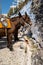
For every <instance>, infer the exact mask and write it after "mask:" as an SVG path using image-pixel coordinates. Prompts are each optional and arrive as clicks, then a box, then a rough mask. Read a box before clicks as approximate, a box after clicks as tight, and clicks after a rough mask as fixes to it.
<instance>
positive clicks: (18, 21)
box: [0, 13, 31, 51]
mask: <svg viewBox="0 0 43 65" xmlns="http://www.w3.org/2000/svg"><path fill="white" fill-rule="evenodd" d="M24 16H25V17H26V18H27V17H28V16H27V15H24ZM8 19H9V20H10V21H11V28H6V30H7V32H6V31H5V28H4V29H3V28H2V29H0V38H1V37H3V36H6V34H7V42H8V43H7V47H8V48H9V49H10V50H11V51H12V50H13V46H12V35H14V40H15V41H17V40H19V39H18V30H19V29H20V27H21V25H22V26H24V25H25V23H28V24H30V23H31V21H28V20H29V18H27V19H26V20H25V19H24V18H23V17H22V15H21V14H20V13H19V16H17V17H13V18H8ZM30 25H31V24H30Z"/></svg>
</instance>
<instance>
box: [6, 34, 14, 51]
mask: <svg viewBox="0 0 43 65" xmlns="http://www.w3.org/2000/svg"><path fill="white" fill-rule="evenodd" d="M7 41H8V44H7V47H8V48H9V49H10V50H11V51H13V46H12V34H11V33H7Z"/></svg>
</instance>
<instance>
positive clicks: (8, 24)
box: [0, 19, 11, 28]
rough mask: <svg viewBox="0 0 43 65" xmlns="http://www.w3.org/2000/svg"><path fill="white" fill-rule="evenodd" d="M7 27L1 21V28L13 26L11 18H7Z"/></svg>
mask: <svg viewBox="0 0 43 65" xmlns="http://www.w3.org/2000/svg"><path fill="white" fill-rule="evenodd" d="M6 23H7V27H5V26H3V24H2V23H1V22H0V28H11V22H10V20H9V19H7V22H6Z"/></svg>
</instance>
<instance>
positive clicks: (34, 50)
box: [0, 36, 43, 65]
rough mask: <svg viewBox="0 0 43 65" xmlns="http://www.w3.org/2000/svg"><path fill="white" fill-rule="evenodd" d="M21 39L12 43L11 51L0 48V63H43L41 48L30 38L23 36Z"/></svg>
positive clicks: (14, 64)
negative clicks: (12, 49)
mask: <svg viewBox="0 0 43 65" xmlns="http://www.w3.org/2000/svg"><path fill="white" fill-rule="evenodd" d="M23 39H24V41H18V42H16V43H15V44H14V45H13V48H14V51H12V52H11V51H9V49H8V48H4V49H1V50H0V65H43V52H42V50H41V49H40V48H39V47H38V45H37V44H34V40H33V39H32V38H28V37H27V36H24V38H23ZM41 53H42V55H41Z"/></svg>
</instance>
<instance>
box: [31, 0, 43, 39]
mask: <svg viewBox="0 0 43 65" xmlns="http://www.w3.org/2000/svg"><path fill="white" fill-rule="evenodd" d="M31 11H32V12H33V14H34V15H35V19H36V24H38V27H39V31H40V33H41V37H42V39H43V0H32V4H31Z"/></svg>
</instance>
